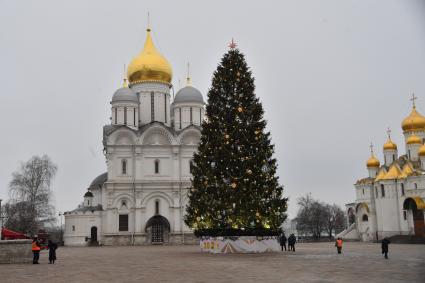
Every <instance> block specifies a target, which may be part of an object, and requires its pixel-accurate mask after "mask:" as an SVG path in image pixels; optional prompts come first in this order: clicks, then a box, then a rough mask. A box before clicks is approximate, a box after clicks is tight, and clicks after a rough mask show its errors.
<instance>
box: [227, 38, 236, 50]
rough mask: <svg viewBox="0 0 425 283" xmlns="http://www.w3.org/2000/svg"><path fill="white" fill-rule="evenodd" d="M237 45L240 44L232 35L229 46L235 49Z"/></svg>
mask: <svg viewBox="0 0 425 283" xmlns="http://www.w3.org/2000/svg"><path fill="white" fill-rule="evenodd" d="M236 46H238V45H237V44H236V42H235V41H234V40H233V37H232V41H231V42H230V44H229V47H230V49H235V48H236Z"/></svg>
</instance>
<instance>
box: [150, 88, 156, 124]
mask: <svg viewBox="0 0 425 283" xmlns="http://www.w3.org/2000/svg"><path fill="white" fill-rule="evenodd" d="M151 121H152V122H153V121H155V93H154V92H153V91H152V92H151Z"/></svg>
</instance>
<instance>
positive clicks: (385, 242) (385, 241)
mask: <svg viewBox="0 0 425 283" xmlns="http://www.w3.org/2000/svg"><path fill="white" fill-rule="evenodd" d="M390 243H391V242H390V240H388V238H384V239H383V240H382V243H381V247H382V254H383V255H384V257H385V258H386V259H388V245H389V244H390Z"/></svg>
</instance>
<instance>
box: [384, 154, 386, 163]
mask: <svg viewBox="0 0 425 283" xmlns="http://www.w3.org/2000/svg"><path fill="white" fill-rule="evenodd" d="M384 163H385V164H387V156H386V155H384Z"/></svg>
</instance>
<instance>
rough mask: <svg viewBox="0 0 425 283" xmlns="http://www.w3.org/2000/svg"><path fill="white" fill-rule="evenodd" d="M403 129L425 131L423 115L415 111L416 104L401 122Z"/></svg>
mask: <svg viewBox="0 0 425 283" xmlns="http://www.w3.org/2000/svg"><path fill="white" fill-rule="evenodd" d="M401 128H402V129H403V131H405V132H407V131H425V117H424V116H422V115H421V114H419V112H418V111H416V106H413V109H412V112H410V114H409V116H407V117H406V118H405V119H404V120H403V122H402V123H401Z"/></svg>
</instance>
